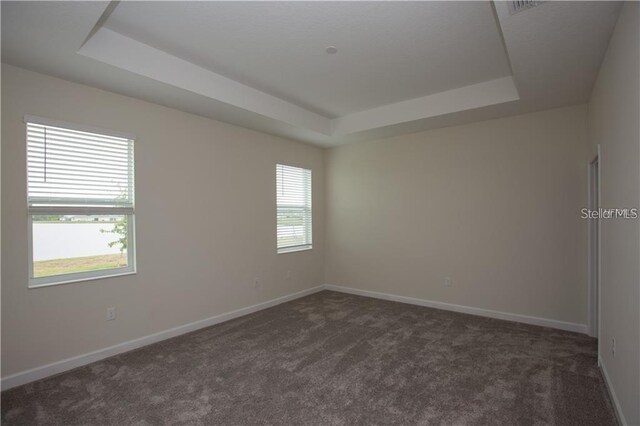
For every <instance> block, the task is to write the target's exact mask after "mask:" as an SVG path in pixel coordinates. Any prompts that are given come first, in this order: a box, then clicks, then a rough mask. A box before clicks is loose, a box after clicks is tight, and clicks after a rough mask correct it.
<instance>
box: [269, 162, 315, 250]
mask: <svg viewBox="0 0 640 426" xmlns="http://www.w3.org/2000/svg"><path fill="white" fill-rule="evenodd" d="M278 166H285V167H293V168H297V169H302V170H305V171H308V172H309V188H310V191H311V194H310V197H311V198H313V170H311V169H307V168H304V167H300V166H293V165H290V164H285V163H276V173H277V170H278ZM277 179H278V177H277V175H276V182H277ZM309 210H310V211H309V217H310V218H311V222H310V223H307V224H306V226H307V227H308V232H309V236H310V238H309V243H308V244H302V245H297V246H288V247H281V248H280V247H278V235H277V233H278V196H277V190H276V252H277V253H278V254H285V253H295V252H299V251H307V250H312V249H313V203H311V206H310V207H309Z"/></svg>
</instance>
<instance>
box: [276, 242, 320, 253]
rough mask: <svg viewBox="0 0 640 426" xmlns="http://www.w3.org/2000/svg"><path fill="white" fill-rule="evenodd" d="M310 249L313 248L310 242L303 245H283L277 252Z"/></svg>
mask: <svg viewBox="0 0 640 426" xmlns="http://www.w3.org/2000/svg"><path fill="white" fill-rule="evenodd" d="M312 249H313V245H311V244H309V245H305V246H295V247H284V248H280V249H278V254H285V253H295V252H298V251H308V250H312Z"/></svg>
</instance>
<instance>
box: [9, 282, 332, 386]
mask: <svg viewBox="0 0 640 426" xmlns="http://www.w3.org/2000/svg"><path fill="white" fill-rule="evenodd" d="M322 290H324V285H319V286H316V287H313V288H310V289H307V290H302V291H299V292H296V293H292V294H288V295H286V296H282V297H278V298H276V299H272V300H268V301H266V302H262V303H258V304H256V305H253V306H248V307H246V308H241V309H237V310H235V311H231V312H227V313H224V314H220V315H216V316H213V317H210V318H205V319H203V320H200V321H195V322H192V323H189V324H185V325H181V326H178V327H175V328H171V329H169V330H164V331H160V332H158V333H153V334H149V335H147V336H144V337H140V338H138V339H134V340H129V341H127V342H123V343H119V344H117V345H114V346H109V347H107V348H103V349H99V350H97V351H94V352H89V353H86V354H82V355H78V356H74V357H72V358H67V359H63V360H61V361H56V362H53V363H51V364H47V365H43V366H41V367H36V368H32V369H30V370H26V371H22V372H20V373H16V374H12V375H10V376H7V377H4V378H2V380H1V384H0V388H1V389H2V390H6V389H11V388H13V387H15V386H20V385H24V384H26V383H30V382H33V381H35V380H40V379H44V378H45V377H49V376H53V375H54V374H59V373H62V372H64V371H68V370H71V369H73V368H77V367H81V366H83V365H86V364H90V363H92V362H95V361H100V360H102V359H105V358H108V357H110V356H114V355H118V354H121V353H123V352H128V351H131V350H133V349H138V348H141V347H143V346H146V345H150V344H152V343H156V342H159V341H161V340H165V339H170V338H172V337H176V336H180V335H181V334H185V333H190V332H192V331H195V330H198V329H201V328H204V327H209V326H212V325H215V324H219V323H221V322H225V321H229V320H231V319H234V318H238V317H241V316H244V315H248V314H251V313H253V312H257V311H260V310H262V309H267V308H270V307H272V306H276V305H279V304H281V303H284V302H288V301H290V300H294V299H298V298H300V297H304V296H307V295H309V294H313V293H317V292H319V291H322Z"/></svg>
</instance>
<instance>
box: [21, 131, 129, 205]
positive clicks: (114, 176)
mask: <svg viewBox="0 0 640 426" xmlns="http://www.w3.org/2000/svg"><path fill="white" fill-rule="evenodd" d="M27 159H28V160H27V163H28V164H27V170H28V172H27V174H28V176H27V186H28V194H27V200H28V204H29V211H30V212H31V213H37V212H48V211H56V212H67V211H68V212H78V213H82V212H86V211H91V212H95V213H99V212H100V211H108V212H110V213H114V212H118V213H122V214H133V206H134V200H133V194H134V191H133V188H134V186H133V185H134V182H133V178H134V171H133V140H131V139H128V138H125V137H117V136H109V135H104V134H98V133H91V132H86V131H79V130H73V129H67V128H62V127H55V126H51V125H46V124H39V123H32V122H27Z"/></svg>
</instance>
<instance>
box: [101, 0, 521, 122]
mask: <svg viewBox="0 0 640 426" xmlns="http://www.w3.org/2000/svg"><path fill="white" fill-rule="evenodd" d="M105 26H106V27H107V28H110V29H112V30H114V31H116V32H118V33H120V34H122V35H125V36H127V37H131V38H133V39H135V40H138V41H140V42H142V43H145V44H148V45H150V46H153V47H156V48H158V49H160V50H163V51H164V52H167V53H170V54H172V55H175V56H178V57H180V58H182V59H186V60H187V61H189V62H192V63H195V64H198V65H201V66H203V67H204V68H207V69H209V70H212V71H214V72H216V73H219V74H222V75H224V76H226V77H229V78H232V79H233V80H236V81H238V82H241V83H244V84H246V85H248V86H251V87H254V88H256V89H259V90H261V91H264V92H266V93H269V94H272V95H275V96H277V97H280V98H282V99H285V100H288V101H290V102H292V103H294V104H297V105H300V106H302V107H304V108H307V109H309V110H311V111H314V112H316V113H319V114H321V115H324V116H326V117H329V118H335V117H338V116H342V115H346V114H351V113H354V112H360V111H363V110H367V109H371V108H375V107H378V106H380V105H386V104H390V103H395V102H400V101H404V100H407V99H412V98H417V97H421V96H425V95H430V94H433V93H437V92H442V91H445V90H450V89H455V88H458V87H462V86H468V85H470V84H475V83H481V82H483V81H487V80H493V79H496V78H499V77H505V76H508V75H510V74H511V72H510V69H509V63H508V60H507V57H506V54H505V52H504V49H503V47H502V44H501V42H500V33H499V31H498V27H497V25H496V22H495V19H494V17H493V11H492V10H491V5H490V3H489V2H449V3H443V2H440V3H425V2H422V3H420V2H401V3H393V2H352V3H340V4H336V3H331V2H315V3H309V2H291V3H283V2H276V3H266V2H256V3H251V4H250V5H247V3H244V2H242V3H241V2H218V3H203V2H191V3H186V4H185V3H175V2H165V3H146V2H130V3H121V4H120V5H118V7H116V9H115V11H114V12H113V14H111V16H110V17H109V19H108V20H107V21H106V24H105ZM159 28H161V30H159ZM425 41H428V42H425ZM327 46H336V47H337V48H338V53H337V54H335V55H328V54H327V53H326V52H325V49H326V47H327Z"/></svg>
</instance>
